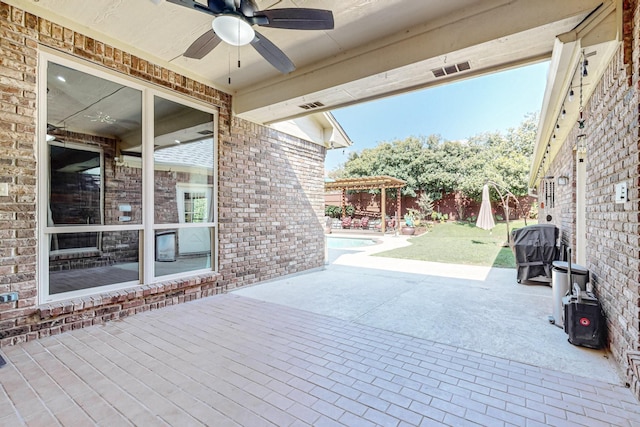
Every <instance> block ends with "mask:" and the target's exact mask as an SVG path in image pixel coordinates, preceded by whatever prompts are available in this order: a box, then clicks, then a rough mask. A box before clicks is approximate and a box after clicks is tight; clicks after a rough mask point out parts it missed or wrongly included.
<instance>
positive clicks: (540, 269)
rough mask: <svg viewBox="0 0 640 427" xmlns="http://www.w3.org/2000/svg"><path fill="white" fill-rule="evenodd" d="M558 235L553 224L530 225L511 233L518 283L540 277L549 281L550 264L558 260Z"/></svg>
mask: <svg viewBox="0 0 640 427" xmlns="http://www.w3.org/2000/svg"><path fill="white" fill-rule="evenodd" d="M558 234H559V230H558V228H557V227H556V226H555V225H553V224H538V225H530V226H528V227H523V228H519V229H517V230H513V231H512V232H511V245H512V246H511V249H513V254H514V255H515V258H516V269H517V273H518V283H519V282H521V281H522V280H528V279H533V278H535V277H540V276H544V277H546V278H548V279H549V280H550V279H551V270H552V265H551V264H552V262H553V261H554V260H556V259H558V252H559V250H558V247H557V241H558Z"/></svg>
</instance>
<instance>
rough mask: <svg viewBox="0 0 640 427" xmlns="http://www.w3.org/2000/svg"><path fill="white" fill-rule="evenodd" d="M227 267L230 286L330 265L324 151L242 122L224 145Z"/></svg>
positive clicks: (223, 260) (223, 252) (223, 255)
mask: <svg viewBox="0 0 640 427" xmlns="http://www.w3.org/2000/svg"><path fill="white" fill-rule="evenodd" d="M219 151H220V162H219V165H218V168H219V169H218V173H219V187H220V191H219V198H218V203H219V208H220V219H219V223H220V240H219V244H220V270H221V272H222V274H223V280H224V282H225V283H226V284H228V285H229V286H230V287H236V286H241V285H245V284H250V283H256V282H258V281H261V280H266V279H271V278H274V277H278V276H282V275H286V274H291V273H297V272H300V271H303V270H306V269H308V268H312V267H320V266H322V265H323V264H324V234H323V228H322V224H321V218H322V217H323V216H324V180H323V172H324V170H323V164H324V163H323V162H324V148H322V147H320V146H317V145H315V144H311V143H309V142H304V141H302V140H299V139H297V138H294V137H290V136H285V135H282V134H279V133H278V132H276V131H274V130H272V129H269V128H265V127H263V126H259V125H256V124H253V123H249V122H246V121H242V120H237V119H234V120H233V125H232V130H231V134H230V138H229V139H228V140H224V141H222V143H221V144H220V148H219Z"/></svg>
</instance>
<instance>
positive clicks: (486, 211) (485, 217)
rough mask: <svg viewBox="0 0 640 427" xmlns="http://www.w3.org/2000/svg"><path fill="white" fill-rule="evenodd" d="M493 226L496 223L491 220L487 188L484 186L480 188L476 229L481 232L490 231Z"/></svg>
mask: <svg viewBox="0 0 640 427" xmlns="http://www.w3.org/2000/svg"><path fill="white" fill-rule="evenodd" d="M495 226H496V223H495V221H494V220H493V214H492V213H491V200H490V199H489V186H488V185H487V184H485V185H484V187H482V203H481V204H480V213H478V220H477V221H476V227H480V228H482V229H483V230H491V229H492V228H493V227H495Z"/></svg>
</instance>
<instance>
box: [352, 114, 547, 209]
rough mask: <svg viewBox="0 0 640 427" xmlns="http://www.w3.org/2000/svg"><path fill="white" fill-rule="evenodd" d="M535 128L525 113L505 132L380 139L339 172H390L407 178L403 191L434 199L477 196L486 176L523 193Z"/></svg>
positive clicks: (357, 174) (358, 174)
mask: <svg viewBox="0 0 640 427" xmlns="http://www.w3.org/2000/svg"><path fill="white" fill-rule="evenodd" d="M536 128H537V115H536V114H528V115H526V116H525V118H524V120H523V121H522V123H521V124H520V125H519V126H518V127H517V128H515V129H509V130H508V131H507V133H506V135H503V134H502V133H500V132H492V133H482V134H478V135H475V136H473V137H471V138H469V140H467V141H445V140H443V139H442V137H441V136H440V135H430V136H429V137H426V138H425V137H413V136H411V137H408V138H406V139H404V140H394V141H391V142H386V141H385V142H381V143H379V144H378V145H377V146H376V147H373V148H366V149H364V150H362V151H361V152H360V153H358V152H352V153H351V154H350V155H349V158H348V160H347V161H346V163H345V164H344V165H343V167H342V169H341V170H340V172H341V174H342V176H341V177H362V176H374V175H389V176H392V177H394V178H399V179H402V180H405V181H406V182H407V185H406V187H405V188H404V189H403V190H402V194H404V195H408V196H415V195H416V194H417V192H419V191H422V192H425V193H427V194H428V195H429V197H431V198H432V199H433V200H437V199H439V198H441V197H442V195H444V194H448V193H459V195H460V196H462V197H460V198H459V199H460V200H464V199H465V198H471V199H475V200H480V199H481V194H482V186H483V185H484V183H485V182H487V181H488V180H490V181H493V182H496V183H497V184H499V185H500V186H502V187H504V188H508V189H509V190H510V191H511V192H512V193H513V194H515V195H516V196H525V195H527V192H528V188H527V177H528V171H529V164H530V159H531V156H532V154H533V148H534V143H535V138H536ZM492 198H494V199H497V198H498V197H497V195H493V197H492ZM462 209H463V207H461V210H462Z"/></svg>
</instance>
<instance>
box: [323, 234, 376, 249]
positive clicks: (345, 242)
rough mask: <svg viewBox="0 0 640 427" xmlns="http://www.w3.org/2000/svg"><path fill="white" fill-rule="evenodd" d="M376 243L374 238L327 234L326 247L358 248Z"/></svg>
mask: <svg viewBox="0 0 640 427" xmlns="http://www.w3.org/2000/svg"><path fill="white" fill-rule="evenodd" d="M376 243H377V242H376V241H375V240H373V239H367V238H362V239H358V238H353V237H331V236H327V247H328V248H329V249H348V248H360V247H363V246H373V245H375V244H376Z"/></svg>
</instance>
